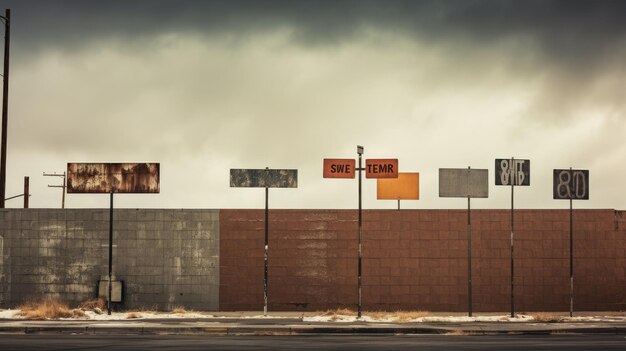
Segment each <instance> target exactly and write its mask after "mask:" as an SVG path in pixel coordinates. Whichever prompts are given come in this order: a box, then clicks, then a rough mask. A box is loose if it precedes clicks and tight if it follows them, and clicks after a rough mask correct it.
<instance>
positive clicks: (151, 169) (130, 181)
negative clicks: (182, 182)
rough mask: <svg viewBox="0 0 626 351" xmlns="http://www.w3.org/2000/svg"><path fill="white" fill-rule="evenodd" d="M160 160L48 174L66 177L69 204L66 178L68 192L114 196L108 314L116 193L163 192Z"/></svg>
mask: <svg viewBox="0 0 626 351" xmlns="http://www.w3.org/2000/svg"><path fill="white" fill-rule="evenodd" d="M160 168H161V166H160V164H159V163H68V164H67V173H64V174H63V175H61V174H56V173H55V174H45V173H44V176H46V175H49V176H62V177H63V186H62V187H63V194H64V195H63V202H62V207H65V190H66V184H65V177H66V175H67V192H68V194H72V193H73V194H103V193H107V194H109V196H110V205H109V269H108V274H107V280H108V282H107V294H106V296H107V314H108V315H111V300H112V299H111V295H112V290H113V194H114V193H153V194H158V193H159V192H160Z"/></svg>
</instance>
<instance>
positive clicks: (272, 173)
mask: <svg viewBox="0 0 626 351" xmlns="http://www.w3.org/2000/svg"><path fill="white" fill-rule="evenodd" d="M230 187H231V188H297V187H298V170H297V169H231V170H230Z"/></svg>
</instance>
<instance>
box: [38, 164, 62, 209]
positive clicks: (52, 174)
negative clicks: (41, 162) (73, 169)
mask: <svg viewBox="0 0 626 351" xmlns="http://www.w3.org/2000/svg"><path fill="white" fill-rule="evenodd" d="M43 175H44V176H45V177H63V185H50V184H48V188H61V190H63V193H62V195H61V208H65V188H67V186H66V185H65V172H63V173H56V172H55V173H46V172H43Z"/></svg>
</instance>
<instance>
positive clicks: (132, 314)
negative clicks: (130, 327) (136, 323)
mask: <svg viewBox="0 0 626 351" xmlns="http://www.w3.org/2000/svg"><path fill="white" fill-rule="evenodd" d="M126 318H128V319H132V318H141V314H140V313H139V312H128V313H127V314H126Z"/></svg>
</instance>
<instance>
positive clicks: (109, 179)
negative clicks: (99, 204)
mask: <svg viewBox="0 0 626 351" xmlns="http://www.w3.org/2000/svg"><path fill="white" fill-rule="evenodd" d="M67 192H68V193H75V194H80V193H153V194H154V193H159V192H160V164H159V163H68V164H67Z"/></svg>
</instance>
